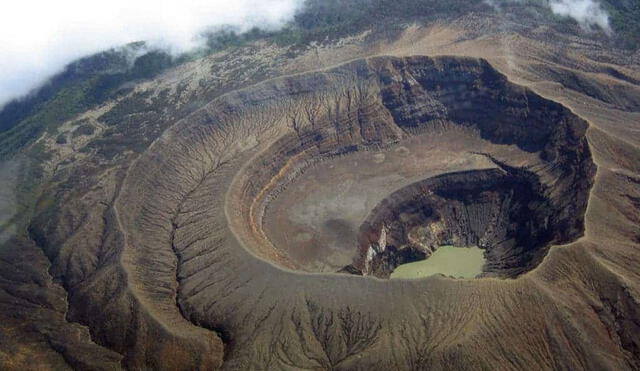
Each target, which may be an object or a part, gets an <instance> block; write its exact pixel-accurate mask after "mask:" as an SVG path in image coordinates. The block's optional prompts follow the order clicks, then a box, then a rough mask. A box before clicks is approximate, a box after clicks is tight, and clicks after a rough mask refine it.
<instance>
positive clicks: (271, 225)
mask: <svg viewBox="0 0 640 371" xmlns="http://www.w3.org/2000/svg"><path fill="white" fill-rule="evenodd" d="M586 129H587V123H586V122H585V121H583V120H582V119H580V118H579V117H577V116H575V115H574V114H573V113H572V112H570V111H569V110H568V109H566V108H565V107H563V106H562V105H560V104H558V103H555V102H553V101H549V100H546V99H544V98H542V97H540V96H538V95H536V94H534V93H533V92H532V91H530V90H528V89H526V88H523V87H520V86H517V85H514V84H513V83H510V82H509V81H507V79H506V78H505V77H504V76H503V75H501V74H500V73H498V72H497V71H496V70H494V69H493V68H492V67H491V66H490V65H489V64H488V63H487V62H485V61H484V60H480V59H470V58H457V57H437V58H429V57H409V58H392V57H376V58H370V59H363V60H358V61H354V62H350V63H348V64H345V65H342V66H340V67H337V68H335V69H332V70H327V71H322V72H315V73H309V74H304V75H299V76H290V77H287V78H282V79H276V80H271V81H267V82H265V83H261V84H259V85H256V86H253V87H251V88H249V89H246V90H241V91H238V92H234V93H232V94H230V95H227V96H225V97H224V98H223V99H219V100H217V101H214V102H213V103H211V104H210V105H209V106H207V107H205V109H203V110H201V111H199V112H198V113H196V114H195V115H193V117H191V118H190V119H189V120H187V121H185V122H183V123H181V124H180V125H178V126H176V127H174V128H172V129H171V131H170V132H169V133H167V134H166V135H165V138H163V140H161V142H160V143H159V144H158V146H160V147H159V148H158V149H157V150H156V151H150V153H149V154H148V156H151V157H149V163H157V162H158V159H160V158H161V159H162V161H164V162H162V161H161V162H162V164H163V165H160V168H158V169H157V171H156V172H154V171H149V170H148V168H146V167H145V165H144V164H145V162H144V160H143V161H141V163H140V168H139V169H138V171H140V172H141V173H144V174H145V175H144V177H146V178H147V180H146V182H147V183H148V184H152V185H153V187H154V189H156V190H158V193H157V194H155V195H154V196H153V197H165V201H163V202H164V203H165V204H166V203H167V201H166V200H167V199H169V200H171V199H173V198H174V196H173V193H175V192H176V189H179V193H180V194H185V196H184V197H187V198H188V199H189V198H196V196H197V195H199V194H202V195H207V196H206V197H204V196H203V197H200V198H199V199H198V201H197V202H196V201H194V202H193V203H192V204H189V203H188V202H187V203H183V205H190V206H188V208H189V214H188V215H187V216H185V218H187V217H188V218H191V219H193V220H191V219H189V220H186V219H185V220H183V221H181V220H180V218H181V217H180V214H176V215H177V217H176V218H175V219H174V221H173V225H174V227H175V226H177V229H176V230H174V232H173V235H172V238H173V241H174V249H176V251H177V253H178V254H179V256H181V259H182V261H185V262H186V263H185V264H186V265H187V267H185V270H188V269H190V268H189V267H188V265H189V264H190V257H192V256H197V255H202V254H204V253H206V252H203V251H200V250H198V251H196V250H197V249H199V248H198V243H197V238H198V237H197V236H198V235H199V234H202V235H203V236H204V235H205V234H209V235H210V234H211V233H214V234H215V235H216V236H223V237H220V240H219V241H218V242H217V243H216V244H217V245H216V246H227V247H226V248H227V250H226V252H225V254H230V255H236V256H237V255H238V254H241V251H244V252H245V255H246V253H247V252H249V253H251V254H250V255H254V256H257V257H259V258H261V259H260V260H263V261H265V260H266V261H267V262H270V263H272V264H273V265H275V266H277V267H280V268H285V269H288V270H295V271H303V272H310V273H319V272H322V273H328V272H331V273H336V272H339V273H342V274H353V275H364V276H375V277H378V278H389V277H390V275H391V274H392V273H393V272H394V270H396V268H398V267H399V266H401V265H404V264H409V263H414V262H419V261H425V260H426V261H428V260H429V258H430V257H431V256H432V255H433V254H436V253H437V251H436V250H437V249H438V248H439V247H441V246H448V248H449V247H450V246H453V247H456V248H469V249H475V248H479V249H481V250H482V251H481V254H479V255H478V256H481V257H482V259H483V262H482V264H481V268H478V269H479V271H478V272H477V273H478V274H477V275H474V276H473V277H501V278H513V277H517V276H518V275H521V274H523V273H525V272H527V271H530V270H532V269H534V268H535V267H536V266H537V265H538V264H540V263H541V262H542V260H543V259H544V257H545V255H546V254H547V252H548V250H549V248H550V246H551V245H559V244H566V243H569V242H571V241H574V240H576V239H577V238H579V237H580V236H582V234H583V231H584V214H585V209H586V207H587V201H588V194H589V191H590V188H591V185H592V183H593V178H594V175H595V170H596V168H595V165H594V164H593V162H592V159H591V154H590V152H589V147H588V144H587V140H586V138H585V132H586ZM168 147H170V148H168ZM214 151H215V152H214ZM154 153H155V154H154ZM167 154H169V155H167ZM154 156H155V157H154ZM203 159H204V160H203ZM175 164H179V166H176V165H175ZM155 166H157V165H155ZM134 171H136V170H135V169H134ZM154 174H156V175H158V177H155V175H154ZM159 174H161V175H162V177H160V175H159ZM185 174H190V175H189V176H188V177H185ZM144 177H143V178H144ZM154 177H155V178H154ZM157 179H160V180H157ZM178 179H189V181H184V182H182V181H181V182H178V181H177V180H178ZM142 182H144V181H142ZM178 183H179V184H178ZM141 187H142V185H141ZM180 187H184V189H182V188H180ZM132 189H135V187H132ZM162 192H166V193H167V194H166V196H163V193H162ZM149 197H151V196H149ZM205 199H206V201H203V200H205ZM131 200H132V202H135V198H134V197H133V196H132V198H131ZM146 202H148V203H149V204H150V205H152V204H153V200H146ZM141 207H144V205H143V206H141ZM222 208H224V210H225V212H224V213H221V212H219V210H221V209H222ZM129 210H133V211H135V210H136V209H135V207H134V208H132V207H129ZM221 214H224V216H223V218H224V220H218V219H219V218H218V217H217V216H214V215H221ZM132 215H133V214H132ZM207 215H211V218H212V219H211V220H209V221H208V222H207V223H206V226H203V227H202V228H200V227H188V228H200V229H198V230H195V231H194V230H188V228H186V229H185V228H183V231H181V230H180V225H181V224H184V225H188V226H192V225H197V223H195V222H196V221H197V220H196V219H198V218H205V217H206V216H207ZM216 218H217V219H216ZM194 223H195V224H194ZM212 229H213V230H212ZM225 231H228V233H227V232H225ZM181 236H185V237H184V238H185V240H184V241H181V238H182V237H181ZM186 236H188V237H186ZM141 238H142V237H141ZM202 238H205V237H202ZM192 240H193V241H192ZM194 264H195V263H194ZM194 269H195V268H194Z"/></svg>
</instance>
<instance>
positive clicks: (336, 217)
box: [263, 126, 537, 272]
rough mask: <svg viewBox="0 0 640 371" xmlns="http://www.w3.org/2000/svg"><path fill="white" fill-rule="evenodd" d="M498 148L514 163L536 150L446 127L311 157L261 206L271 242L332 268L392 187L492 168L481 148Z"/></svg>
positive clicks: (344, 259)
mask: <svg viewBox="0 0 640 371" xmlns="http://www.w3.org/2000/svg"><path fill="white" fill-rule="evenodd" d="M486 152H491V153H501V154H502V155H503V157H505V158H510V159H511V160H512V161H513V160H516V159H517V160H520V161H516V163H518V164H519V165H522V164H524V163H525V162H526V161H529V162H530V163H535V161H536V157H537V156H535V155H531V154H527V153H526V152H524V151H522V150H519V149H518V148H517V147H515V146H507V145H502V146H501V145H495V144H492V143H491V142H489V141H486V140H482V139H481V138H478V136H477V135H476V134H475V133H473V132H472V131H470V130H464V129H460V128H456V127H454V126H451V127H450V128H447V129H443V130H433V131H430V132H428V133H423V134H420V135H417V136H415V137H411V138H408V139H405V140H401V141H399V142H397V143H394V144H391V145H388V146H387V147H386V148H380V147H378V146H373V147H372V148H367V149H366V150H361V151H356V152H350V153H348V154H343V155H339V156H334V157H331V158H328V159H325V160H322V161H319V162H317V163H313V164H311V165H309V166H308V167H307V168H305V169H304V172H300V173H299V174H298V175H297V176H296V177H295V178H294V179H292V180H290V181H289V182H288V183H287V185H286V188H284V189H283V190H282V191H281V192H280V193H278V195H277V196H276V197H275V198H273V199H272V200H270V201H269V202H268V203H267V204H266V205H265V208H266V212H265V216H264V219H263V224H264V226H263V228H264V230H265V233H266V235H267V237H268V238H269V240H270V241H271V243H272V244H273V245H274V246H277V247H278V248H279V249H281V250H282V251H283V252H284V253H285V254H287V256H289V257H291V259H292V260H294V261H296V263H298V264H299V266H300V268H301V269H303V270H306V271H310V272H337V271H339V270H341V269H342V268H344V267H345V266H347V265H349V264H351V263H352V262H353V260H354V258H355V257H356V255H357V253H358V248H357V247H358V234H359V230H360V226H361V225H362V223H363V222H364V221H365V219H366V217H367V215H368V214H369V213H370V212H371V211H372V210H373V208H374V207H375V206H376V205H378V204H379V203H380V202H381V201H383V200H384V199H385V198H386V197H388V196H389V195H390V194H391V193H393V192H395V191H397V190H399V189H401V188H403V187H405V186H408V185H409V184H412V183H414V182H417V181H420V180H424V179H427V178H430V177H433V176H436V175H441V174H445V173H448V172H459V171H468V170H478V169H491V168H496V167H497V165H496V164H495V163H494V162H492V161H491V160H490V159H489V158H487V157H486V156H485V155H483V154H481V153H486Z"/></svg>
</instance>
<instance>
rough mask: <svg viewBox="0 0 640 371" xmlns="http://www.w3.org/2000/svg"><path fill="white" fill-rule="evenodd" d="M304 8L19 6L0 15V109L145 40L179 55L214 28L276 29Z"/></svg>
mask: <svg viewBox="0 0 640 371" xmlns="http://www.w3.org/2000/svg"><path fill="white" fill-rule="evenodd" d="M301 2H302V1H301V0H109V1H104V0H55V1H52V0H16V1H7V2H4V3H3V4H2V6H1V7H0V105H2V104H3V103H6V102H7V101H8V100H9V99H12V98H15V97H18V96H21V95H24V94H26V93H28V92H29V91H30V90H31V89H33V88H34V87H37V86H38V85H39V84H41V83H43V82H44V81H45V80H46V79H47V78H48V77H50V76H51V75H53V74H55V73H56V72H58V71H60V70H61V69H62V68H63V67H64V66H65V65H66V64H67V63H69V62H71V61H73V60H74V59H77V58H79V57H82V56H86V55H89V54H92V53H95V52H98V51H102V50H105V49H108V48H110V47H114V46H119V45H123V44H126V43H129V42H133V41H140V40H148V41H151V42H152V43H157V44H158V45H163V46H166V47H169V48H171V49H172V50H174V51H178V52H179V51H186V50H188V49H190V48H193V47H194V46H196V45H198V40H197V39H196V35H198V34H199V33H200V32H201V31H203V30H204V29H206V28H207V27H211V26H221V25H233V26H236V27H239V28H240V29H244V30H246V29H249V28H251V27H253V26H259V27H261V28H277V27H279V26H281V25H282V24H283V23H284V22H286V21H287V20H289V19H291V18H292V17H293V15H294V13H295V11H296V9H297V8H298V6H300V4H301Z"/></svg>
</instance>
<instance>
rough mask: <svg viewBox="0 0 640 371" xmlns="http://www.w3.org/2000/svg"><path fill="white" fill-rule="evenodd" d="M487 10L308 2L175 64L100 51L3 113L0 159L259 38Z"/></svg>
mask: <svg viewBox="0 0 640 371" xmlns="http://www.w3.org/2000/svg"><path fill="white" fill-rule="evenodd" d="M496 1H502V0H496ZM602 1H603V5H604V7H605V8H606V10H607V11H608V12H609V13H610V14H611V23H612V27H613V29H614V31H615V33H616V40H617V44H619V45H622V46H626V47H630V48H637V47H638V46H640V2H638V1H637V0H615V1H614V0H602ZM523 5H524V6H523ZM501 7H502V9H503V10H504V11H505V12H507V13H514V14H517V15H518V17H523V15H525V14H531V15H535V17H537V18H540V19H548V20H549V21H550V22H553V23H556V24H560V25H562V24H567V23H568V24H574V23H575V22H574V21H573V20H571V19H569V18H563V17H557V16H554V15H553V14H552V13H551V12H550V10H549V9H548V7H547V6H545V0H524V1H519V2H517V3H514V2H513V1H512V0H509V1H507V0H503V1H502V3H501ZM490 9H491V8H490V7H489V6H488V5H487V4H486V3H485V2H484V1H483V0H447V1H444V0H307V1H306V2H305V6H304V8H303V9H302V11H300V12H299V13H298V14H297V15H296V16H295V18H294V20H293V21H292V22H290V24H288V25H287V26H286V27H285V28H284V29H283V30H280V31H277V32H270V31H263V30H260V29H258V28H254V29H252V30H250V31H249V32H245V33H239V32H237V31H235V30H233V29H219V30H216V31H211V32H207V33H205V34H203V36H204V37H205V39H206V47H205V48H204V49H202V50H199V51H196V52H193V53H191V54H186V55H183V56H180V57H177V58H175V57H172V56H170V55H169V54H167V53H166V52H163V51H158V50H152V51H149V50H147V49H146V46H145V44H144V43H142V42H140V43H134V44H131V45H128V46H126V47H123V48H120V49H113V50H109V51H106V52H103V53H99V54H96V55H93V56H91V57H87V58H83V59H80V60H78V61H76V62H74V63H72V64H70V65H69V66H68V67H67V68H66V69H65V70H64V71H63V72H62V73H60V74H58V75H56V76H55V77H53V78H52V79H51V80H50V81H49V82H48V83H47V84H46V85H44V86H43V87H41V88H40V89H39V90H38V91H37V92H35V93H34V94H32V95H31V96H29V97H27V98H25V99H22V100H18V101H14V102H11V103H9V104H7V105H5V107H3V109H2V110H0V159H2V158H8V157H11V156H13V155H14V154H15V153H17V152H18V151H20V150H21V149H22V148H24V147H25V146H26V145H28V144H29V143H32V142H33V141H34V140H35V139H36V138H37V137H38V136H40V135H41V134H42V133H43V132H44V131H45V130H49V131H50V132H51V131H53V130H55V129H56V128H57V127H58V126H59V125H60V124H61V123H63V122H64V121H66V120H69V119H72V118H73V117H74V116H76V115H77V114H79V113H80V112H83V111H86V110H87V109H89V108H91V107H93V106H95V105H97V104H100V103H102V102H104V101H106V100H107V99H110V98H113V97H116V96H118V95H121V94H125V93H127V92H129V90H128V89H126V88H124V86H126V83H128V82H131V81H136V80H141V79H149V78H153V77H154V76H156V75H158V74H159V73H161V72H162V71H164V70H166V69H167V68H169V67H172V66H175V65H177V64H180V63H184V62H185V61H188V60H191V59H193V58H196V57H198V56H202V55H206V54H208V53H212V52H215V51H219V50H223V49H226V48H233V47H240V46H243V45H246V44H247V43H250V42H253V41H255V40H259V39H270V40H272V41H274V42H276V43H278V44H279V45H287V46H293V47H298V46H304V45H307V44H308V43H309V42H312V41H320V42H322V41H326V40H331V39H335V38H339V37H342V36H345V35H349V34H354V33H357V32H361V31H364V30H366V29H370V28H372V27H373V28H374V29H378V30H379V31H383V32H389V31H393V30H390V29H389V25H393V24H399V23H408V22H412V21H420V20H423V21H424V20H430V19H435V18H447V17H451V16H456V15H460V14H464V13H467V12H470V11H477V12H483V11H490ZM523 18H529V17H523ZM394 20H396V21H398V22H393V21H394Z"/></svg>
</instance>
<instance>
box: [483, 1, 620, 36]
mask: <svg viewBox="0 0 640 371" xmlns="http://www.w3.org/2000/svg"><path fill="white" fill-rule="evenodd" d="M484 2H485V3H486V4H489V5H491V6H492V7H494V8H495V9H496V10H497V11H502V7H501V4H524V3H526V1H525V0H484ZM545 4H546V5H547V6H548V7H549V8H550V9H551V11H552V12H553V13H554V14H557V15H560V16H564V17H570V18H573V19H575V20H576V21H577V22H578V23H579V24H580V26H581V27H582V28H585V29H592V28H593V26H599V27H600V28H601V29H603V30H604V31H605V32H607V33H611V32H612V31H611V26H610V24H609V14H608V13H607V11H606V10H604V9H603V8H602V5H601V4H600V3H599V2H598V1H597V0H545Z"/></svg>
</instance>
